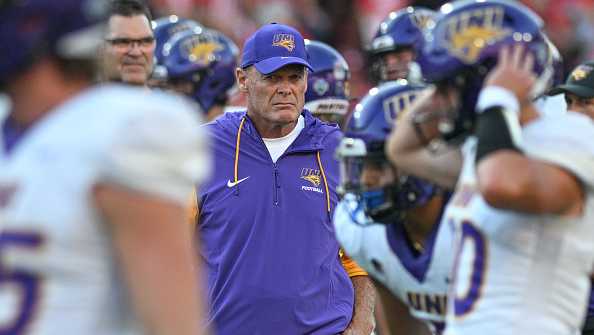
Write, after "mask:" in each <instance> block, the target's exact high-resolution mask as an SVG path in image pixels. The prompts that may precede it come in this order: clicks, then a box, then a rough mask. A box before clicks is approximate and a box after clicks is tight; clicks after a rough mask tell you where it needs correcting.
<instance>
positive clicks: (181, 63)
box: [163, 28, 239, 112]
mask: <svg viewBox="0 0 594 335" xmlns="http://www.w3.org/2000/svg"><path fill="white" fill-rule="evenodd" d="M238 54H239V49H238V48H237V45H236V44H235V43H234V42H233V41H232V40H231V39H229V38H228V37H226V36H225V35H223V33H221V32H219V31H216V30H213V29H206V28H203V29H200V31H199V32H198V31H196V30H187V31H183V32H180V33H177V34H175V35H174V36H173V38H171V40H169V42H167V44H166V45H165V48H164V56H165V59H164V61H163V66H164V67H165V68H166V69H167V77H168V80H169V81H170V82H172V83H174V82H175V81H180V80H183V81H187V82H190V83H192V85H193V88H192V93H191V94H190V97H191V98H193V99H194V100H195V101H197V102H198V104H199V105H200V107H201V108H202V110H203V111H204V112H208V110H209V109H210V108H211V107H212V106H213V105H214V104H216V103H218V104H224V103H225V102H226V101H227V97H228V93H229V91H230V90H231V89H232V88H233V87H234V86H235V68H236V67H237V57H238Z"/></svg>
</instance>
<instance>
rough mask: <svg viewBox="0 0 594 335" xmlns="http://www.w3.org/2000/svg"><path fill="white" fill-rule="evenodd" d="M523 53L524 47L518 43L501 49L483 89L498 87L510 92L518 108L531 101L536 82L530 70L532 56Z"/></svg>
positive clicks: (532, 63)
mask: <svg viewBox="0 0 594 335" xmlns="http://www.w3.org/2000/svg"><path fill="white" fill-rule="evenodd" d="M525 51H526V48H525V46H524V45H522V44H519V43H518V44H516V45H514V46H506V47H503V48H501V50H500V51H499V57H498V60H497V65H496V66H495V67H494V68H493V69H492V70H491V72H490V73H489V74H488V75H487V77H486V79H485V84H484V87H487V86H499V87H501V88H504V89H507V90H508V91H510V92H512V93H513V94H514V95H515V96H516V98H517V99H518V102H519V103H520V106H524V105H526V104H527V103H529V102H530V101H531V96H530V92H531V90H532V87H533V86H534V83H535V82H536V76H535V74H534V71H533V70H532V69H533V67H534V55H532V54H531V53H526V52H525Z"/></svg>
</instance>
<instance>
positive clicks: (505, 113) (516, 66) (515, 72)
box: [475, 46, 585, 215]
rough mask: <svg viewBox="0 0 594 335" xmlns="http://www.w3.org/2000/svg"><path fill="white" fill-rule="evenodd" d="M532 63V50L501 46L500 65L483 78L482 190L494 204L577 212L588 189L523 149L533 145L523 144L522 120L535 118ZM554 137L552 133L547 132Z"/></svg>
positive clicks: (530, 210)
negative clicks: (531, 92)
mask: <svg viewBox="0 0 594 335" xmlns="http://www.w3.org/2000/svg"><path fill="white" fill-rule="evenodd" d="M533 63H534V60H533V57H532V56H531V55H527V56H524V52H523V47H521V46H516V47H515V48H513V49H511V48H503V49H502V51H501V52H500V54H499V60H498V63H497V66H496V67H495V68H494V69H493V70H492V72H491V73H490V74H489V76H488V77H487V79H486V80H485V88H484V89H483V90H482V91H481V93H480V95H479V100H478V106H477V113H478V115H477V126H476V130H475V135H476V137H477V140H478V143H477V150H476V166H477V178H478V180H477V182H478V188H479V192H480V193H481V194H482V196H483V198H484V199H485V201H486V202H487V203H489V204H490V205H491V206H493V207H496V208H502V209H509V210H515V211H520V212H527V213H534V214H556V215H578V214H579V213H580V212H581V209H582V206H583V201H584V190H583V189H582V185H581V183H580V181H579V180H578V178H576V175H574V174H573V173H572V172H570V170H568V169H566V168H564V167H562V166H561V165H560V164H554V163H551V162H547V161H545V160H542V159H535V158H532V157H529V156H528V154H529V153H530V152H529V153H525V152H523V149H525V148H529V147H530V145H528V146H525V145H524V144H525V143H523V139H522V137H523V135H522V133H523V132H522V130H521V126H520V125H521V124H524V125H525V124H527V123H529V122H531V121H533V120H534V119H535V118H536V112H535V109H534V107H533V105H532V103H531V102H530V99H529V96H530V91H531V89H532V87H533V85H534V83H535V78H534V74H533V72H532V67H533ZM551 136H554V134H553V133H551V134H547V137H551ZM547 137H545V138H543V140H547ZM530 140H531V141H532V142H535V141H534V140H533V139H530ZM557 142H563V139H562V138H560V139H559V140H558V141H557ZM576 143H577V142H576ZM526 144H530V142H527V143H526ZM542 144H543V143H536V144H532V147H538V146H542ZM568 149H569V150H572V149H571V148H568ZM548 150H549V151H552V148H549V149H548ZM531 151H532V152H534V151H535V150H533V149H531ZM541 151H542V150H541ZM584 154H585V153H584Z"/></svg>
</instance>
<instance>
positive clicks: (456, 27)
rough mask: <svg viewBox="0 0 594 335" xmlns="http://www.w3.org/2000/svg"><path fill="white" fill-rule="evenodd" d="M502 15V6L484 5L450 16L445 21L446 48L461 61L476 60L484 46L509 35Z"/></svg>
mask: <svg viewBox="0 0 594 335" xmlns="http://www.w3.org/2000/svg"><path fill="white" fill-rule="evenodd" d="M504 17H505V11H504V9H503V8H502V7H485V8H479V9H476V10H474V11H470V12H464V13H460V14H458V15H456V16H454V17H452V18H450V19H449V20H448V21H447V22H446V24H447V29H446V37H445V41H446V43H447V45H446V49H447V50H448V52H449V53H450V54H452V55H453V56H454V57H456V58H458V59H459V60H460V61H462V62H463V63H466V64H472V63H474V62H476V61H477V59H478V57H479V55H480V53H481V51H482V50H483V49H484V48H485V47H487V46H488V45H491V44H493V43H496V42H498V41H500V40H502V39H504V38H505V37H507V36H508V35H511V33H512V31H511V30H510V29H504V28H503V19H504Z"/></svg>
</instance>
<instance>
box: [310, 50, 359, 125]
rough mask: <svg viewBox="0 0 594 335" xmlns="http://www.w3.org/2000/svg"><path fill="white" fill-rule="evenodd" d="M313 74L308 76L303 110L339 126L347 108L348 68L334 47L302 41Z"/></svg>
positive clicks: (349, 74)
mask: <svg viewBox="0 0 594 335" xmlns="http://www.w3.org/2000/svg"><path fill="white" fill-rule="evenodd" d="M305 50H306V51H307V55H308V57H309V63H310V64H311V66H312V67H313V69H314V71H313V72H311V73H309V74H308V77H307V91H306V92H305V108H306V109H308V110H309V111H310V112H312V114H314V115H315V116H318V117H320V118H323V119H324V120H326V121H331V122H336V123H338V124H341V123H342V121H343V119H344V117H345V115H346V114H347V111H348V108H349V86H348V85H349V82H348V81H349V78H350V76H351V73H350V70H349V65H348V64H347V62H346V60H345V59H344V57H342V55H341V54H340V53H339V52H338V51H336V49H334V48H333V47H331V46H329V45H328V44H326V43H322V42H319V41H310V40H305Z"/></svg>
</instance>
